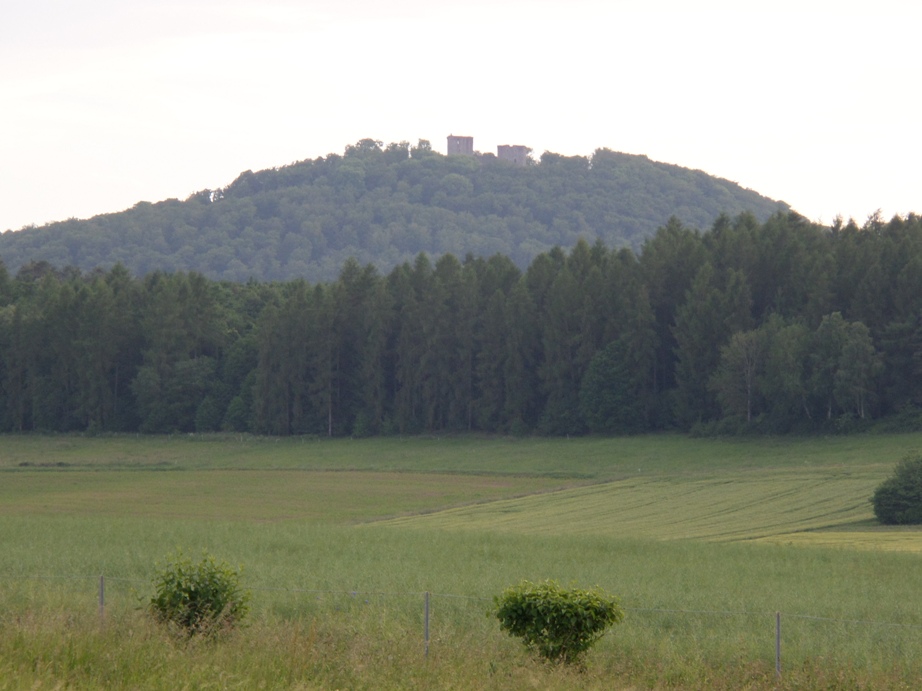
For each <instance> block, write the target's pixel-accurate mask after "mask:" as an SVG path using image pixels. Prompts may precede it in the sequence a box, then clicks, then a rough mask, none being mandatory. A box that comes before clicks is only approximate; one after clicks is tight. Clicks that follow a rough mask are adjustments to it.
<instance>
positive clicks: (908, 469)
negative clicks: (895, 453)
mask: <svg viewBox="0 0 922 691" xmlns="http://www.w3.org/2000/svg"><path fill="white" fill-rule="evenodd" d="M871 503H872V504H873V505H874V515H875V516H877V520H879V521H880V522H881V523H885V524H887V525H902V524H907V523H922V456H907V457H906V458H904V459H903V460H902V461H900V462H899V463H898V464H897V466H896V468H895V469H894V471H893V475H891V476H890V477H888V478H887V479H886V480H884V481H883V482H882V483H881V484H880V485H879V486H878V487H877V489H876V490H874V496H873V497H871Z"/></svg>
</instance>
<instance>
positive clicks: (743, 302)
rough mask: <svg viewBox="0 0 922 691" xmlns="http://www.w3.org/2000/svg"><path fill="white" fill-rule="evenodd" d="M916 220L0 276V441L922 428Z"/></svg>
mask: <svg viewBox="0 0 922 691" xmlns="http://www.w3.org/2000/svg"><path fill="white" fill-rule="evenodd" d="M920 319H922V219H920V217H917V216H914V215H910V216H909V217H906V218H902V217H894V218H893V219H892V220H890V221H889V222H885V221H883V220H881V219H880V218H877V217H875V218H871V219H869V220H868V222H867V223H866V224H864V226H862V227H859V226H857V225H856V224H855V223H853V222H849V223H848V224H845V223H842V222H841V221H837V222H836V223H835V224H833V226H832V227H822V226H819V225H815V224H812V223H810V222H808V221H807V220H805V219H804V218H802V217H800V216H798V215H797V214H794V213H779V214H776V215H774V216H771V217H770V218H768V219H767V220H766V221H765V222H759V221H758V220H757V219H756V218H755V217H754V216H752V215H750V214H745V213H744V214H741V215H738V216H736V217H734V218H731V217H728V216H721V217H720V218H718V219H717V221H716V222H715V223H714V224H713V225H712V227H711V228H710V229H709V230H708V231H707V232H700V231H698V230H696V229H693V228H690V227H687V226H684V225H683V224H682V223H680V222H679V221H677V220H675V219H672V220H671V221H669V222H668V223H667V224H666V225H664V226H663V227H661V228H660V229H659V230H658V231H657V232H656V234H655V235H653V236H652V237H651V238H649V239H648V240H647V241H646V242H645V243H644V244H643V246H642V248H641V249H640V251H639V252H637V253H635V252H634V251H633V250H631V249H628V248H620V249H609V248H607V247H606V246H604V245H603V244H602V243H601V242H596V243H595V244H592V245H590V244H589V243H588V242H586V241H583V240H580V241H579V242H577V243H576V244H575V245H574V246H573V247H572V248H571V249H569V250H568V251H564V250H563V249H560V248H553V249H551V250H550V251H548V252H543V253H541V254H539V255H538V256H537V257H536V258H535V259H534V260H533V261H532V262H531V263H530V264H529V265H528V266H527V268H525V269H524V270H522V269H520V268H518V266H517V265H516V264H515V263H514V262H513V261H512V260H511V259H510V258H509V257H506V256H504V255H499V254H496V255H493V256H491V257H489V258H484V257H474V256H468V257H466V258H464V259H463V260H462V259H458V258H456V257H455V256H454V255H452V254H445V255H442V256H441V257H439V258H438V259H437V260H435V261H432V260H431V259H430V258H429V257H428V256H427V255H425V254H420V255H418V256H417V257H416V258H415V259H414V261H412V262H405V263H402V264H400V265H399V266H397V267H396V268H394V269H392V270H391V271H390V272H388V273H387V274H382V273H380V272H379V271H378V270H377V269H376V268H375V267H374V266H372V265H364V266H363V265H361V264H360V263H359V262H357V261H355V260H348V261H346V262H345V263H344V265H343V266H342V267H341V270H340V272H339V276H338V278H337V279H336V280H333V281H329V282H321V283H315V284H311V283H308V282H307V281H304V280H292V281H286V282H257V281H252V280H251V281H249V282H247V283H232V282H220V281H213V280H210V279H207V278H205V277H204V276H203V275H201V274H199V273H195V272H176V273H164V272H153V273H150V274H147V275H145V276H143V277H135V276H132V275H131V274H130V273H129V271H128V270H127V269H125V268H124V267H123V266H121V265H116V266H115V267H113V268H111V269H108V270H101V269H99V270H94V271H90V272H88V273H83V272H81V271H80V270H77V269H73V268H65V269H55V268H54V267H52V266H50V265H49V264H46V263H33V264H29V265H26V266H24V267H22V268H21V269H20V270H19V271H18V272H17V273H16V274H15V276H13V275H10V273H9V272H7V271H6V269H4V268H2V266H0V430H3V431H6V432H25V431H61V432H70V431H80V432H82V431H87V432H103V431H140V432H144V433H161V432H173V431H180V432H192V431H199V432H207V431H218V430H228V431H239V432H244V431H245V432H252V433H256V434H271V435H295V434H317V435H331V436H344V435H376V434H397V433H400V434H414V433H422V432H445V431H482V432H489V433H512V434H525V433H540V434H548V435H565V434H583V433H603V434H626V433H635V432H644V431H650V430H661V429H680V430H697V431H705V432H706V431H721V430H729V431H739V430H745V429H753V430H762V431H765V432H771V433H785V432H794V431H797V432H800V431H810V430H828V429H843V428H844V429H848V428H852V427H855V426H861V425H864V424H868V423H869V422H870V421H874V420H880V419H882V418H889V419H894V420H903V419H912V420H918V419H919V413H918V410H919V409H918V406H920V405H922V376H920V375H922V321H920Z"/></svg>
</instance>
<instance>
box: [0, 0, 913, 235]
mask: <svg viewBox="0 0 922 691" xmlns="http://www.w3.org/2000/svg"><path fill="white" fill-rule="evenodd" d="M920 26H922V3H919V2H917V1H916V2H899V1H897V0H873V1H871V0H866V1H864V2H851V1H849V0H840V1H839V2H834V3H833V2H828V3H827V2H817V1H815V0H797V1H794V2H789V1H788V0H773V1H772V2H763V1H761V0H760V1H759V2H746V0H734V1H732V2H725V1H723V0H698V1H697V2H689V1H688V0H646V1H643V0H638V1H635V0H609V1H607V2H596V1H594V0H528V1H525V0H490V1H486V0H467V1H466V2H463V3H462V2H440V1H439V0H389V1H388V2H381V1H380V0H378V1H373V0H338V1H334V0H300V1H297V2H296V1H294V0H0V230H4V229H8V228H9V229H18V228H21V227H22V226H24V225H27V224H32V223H34V224H38V225H41V224H43V223H46V222H49V221H54V220H63V219H66V218H70V217H77V218H87V217H89V216H92V215H95V214H99V213H106V212H111V211H121V210H122V209H125V208H128V207H130V206H133V205H134V204H135V203H136V202H138V201H141V200H146V201H159V200H162V199H167V198H170V197H177V198H180V199H184V198H186V197H187V196H189V195H190V194H191V193H192V192H195V191H197V190H201V189H204V188H215V187H222V186H225V185H227V184H229V183H230V182H231V181H233V180H234V178H236V177H237V175H238V174H239V173H240V172H242V171H244V170H247V169H252V170H261V169H264V168H269V167H274V166H281V165H285V164H288V163H291V162H293V161H298V160H303V159H306V158H316V157H317V156H325V155H326V154H328V153H342V151H343V149H344V148H345V146H346V145H347V144H351V143H354V142H356V141H357V140H359V139H362V138H365V137H370V138H373V139H380V140H382V141H384V142H385V143H387V142H392V141H401V140H407V141H410V142H412V143H415V142H416V141H417V140H418V139H429V140H430V141H431V142H432V145H433V148H435V149H436V150H437V151H441V152H443V153H444V152H445V138H446V136H447V135H448V134H460V135H470V136H473V137H474V145H475V148H476V149H478V150H480V151H495V148H496V145H497V144H525V145H527V146H530V147H532V149H533V150H534V152H535V155H536V156H538V155H540V154H541V153H542V152H543V151H545V150H549V151H553V152H556V153H560V154H565V155H590V154H591V153H592V152H593V151H594V150H595V149H597V148H600V147H607V148H610V149H613V150H616V151H624V152H627V153H633V154H646V155H648V156H649V157H650V158H652V159H654V160H657V161H664V162H667V163H675V164H678V165H682V166H686V167H689V168H697V169H700V170H704V171H706V172H708V173H710V174H713V175H717V176H720V177H723V178H728V179H730V180H733V181H735V182H738V183H740V184H741V185H743V186H744V187H748V188H751V189H754V190H756V191H758V192H760V193H762V194H764V195H766V196H769V197H772V198H774V199H781V200H784V201H786V202H788V203H789V204H791V205H792V206H793V207H794V209H796V210H797V211H799V212H800V213H802V214H804V215H806V216H807V217H809V218H811V219H814V220H819V221H822V222H824V223H829V222H831V221H832V220H833V219H834V217H835V216H836V215H839V214H841V215H842V216H844V217H846V218H848V217H853V218H855V219H856V220H857V221H858V222H859V223H862V222H864V221H865V220H866V219H867V217H868V216H869V215H870V214H872V213H874V212H875V211H876V210H878V209H880V210H881V212H882V213H883V214H884V216H885V217H889V216H892V215H893V214H897V213H898V214H902V215H905V214H907V213H909V212H911V211H915V212H922V135H920V128H922V116H920V113H922V108H920V106H922V93H920V91H922V57H920V56H922V53H920V52H919V47H918V32H919V27H920Z"/></svg>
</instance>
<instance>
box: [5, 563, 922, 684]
mask: <svg viewBox="0 0 922 691" xmlns="http://www.w3.org/2000/svg"><path fill="white" fill-rule="evenodd" d="M0 583H6V584H8V585H9V584H12V583H33V584H36V583H47V584H50V583H61V584H64V583H68V584H71V588H70V589H69V590H68V593H67V596H68V601H69V602H72V597H73V593H74V589H73V587H72V586H73V584H77V583H82V584H85V585H84V586H81V587H79V588H77V589H76V590H77V592H78V596H79V593H84V592H85V593H86V597H85V599H84V600H83V605H82V606H87V607H88V606H90V605H91V604H92V605H95V607H96V608H97V610H98V616H99V619H100V621H101V622H105V620H106V617H107V614H108V612H109V610H110V608H112V607H113V603H112V602H111V600H112V596H113V594H115V595H116V597H118V598H119V601H120V603H121V604H127V603H131V604H132V606H134V607H137V606H138V605H139V604H142V603H143V602H144V598H145V597H147V598H149V597H150V592H148V591H150V590H151V588H152V582H151V581H150V580H144V579H138V578H124V577H111V576H105V575H100V576H79V575H72V576H68V575H44V574H39V575H35V574H30V575H25V574H23V575H5V576H0ZM245 590H247V591H249V592H250V593H251V594H252V595H253V596H254V597H258V596H259V595H260V594H261V595H263V596H271V597H273V598H275V599H274V600H273V601H271V602H269V601H268V600H267V602H264V603H263V604H264V605H265V606H266V607H268V608H271V607H273V606H275V607H276V608H277V609H278V608H279V600H278V596H283V598H284V599H283V600H282V602H287V603H288V604H289V606H288V607H282V608H281V609H283V610H287V611H288V612H289V613H292V614H306V615H310V614H316V613H318V612H321V611H324V610H327V611H334V612H338V613H347V614H348V613H349V612H351V611H353V610H354V609H355V608H357V607H363V608H370V609H374V608H375V607H378V608H384V606H385V605H384V603H385V602H391V603H398V604H399V611H400V612H401V613H402V614H403V615H404V617H405V619H406V620H407V621H408V622H410V623H411V625H413V626H418V635H419V639H420V643H421V647H422V650H423V653H422V654H423V655H424V656H428V655H429V651H430V645H431V644H432V638H433V637H432V631H433V625H434V624H436V623H439V624H441V625H442V626H443V627H444V626H445V625H446V624H451V625H454V626H455V628H456V629H457V628H458V626H464V625H469V624H470V623H471V622H473V621H479V622H480V626H479V628H480V629H482V630H486V628H487V627H488V626H490V625H491V624H490V623H489V622H488V619H489V617H488V616H485V615H488V614H489V613H490V611H491V609H492V606H493V604H494V598H493V597H487V596H479V595H463V594H456V593H441V592H435V591H412V590H408V591H388V590H361V589H329V588H297V587H271V586H259V585H256V586H249V585H248V586H247V587H246V588H245ZM148 601H149V600H148ZM8 604H9V603H8ZM623 609H624V611H625V614H626V619H625V624H627V625H628V626H630V627H632V628H631V630H630V634H628V635H629V636H631V637H633V638H635V639H640V640H641V644H643V640H644V637H645V636H646V639H647V640H648V641H649V640H652V639H654V638H655V639H657V640H658V641H660V643H662V641H669V640H676V639H683V640H688V639H692V640H693V642H694V645H695V646H696V647H697V649H698V652H701V653H707V652H708V649H709V645H710V649H711V650H716V649H718V648H720V646H723V647H724V649H726V647H727V644H728V642H729V643H730V647H732V648H733V649H734V650H735V651H736V654H740V653H744V654H745V652H747V651H748V652H750V653H752V654H754V655H756V656H758V657H759V658H762V659H765V658H767V657H768V655H767V652H766V651H768V650H772V651H773V653H774V663H775V670H776V673H777V675H778V676H779V677H780V676H781V674H782V669H783V665H782V662H783V658H782V654H783V653H785V651H786V650H787V649H788V648H790V649H791V650H793V651H794V654H793V655H791V658H792V660H793V661H794V662H795V663H799V662H802V661H803V660H805V659H807V658H813V659H822V660H829V661H834V660H836V659H843V660H846V661H848V662H849V663H851V664H853V665H857V666H865V665H862V664H861V662H862V661H864V662H867V663H868V664H869V665H870V663H871V661H873V662H874V663H875V664H878V665H880V664H883V665H887V664H899V663H900V662H904V663H912V664H915V663H916V661H918V660H919V658H920V654H922V624H917V623H907V622H892V621H884V620H875V619H866V618H838V617H830V616H822V615H816V614H809V613H800V612H782V611H780V610H776V611H768V610H745V609H738V610H728V609H702V608H688V609H682V608H656V607H624V608H623ZM715 619H720V620H722V621H723V622H724V623H722V624H719V625H715V624H713V623H710V624H708V623H706V621H705V620H711V621H712V622H713V620H715ZM753 619H755V620H756V621H757V622H758V623H757V625H755V626H753V625H752V624H745V623H743V624H740V622H742V621H743V620H753ZM727 621H735V622H737V625H736V626H735V627H734V626H732V625H728V624H727V623H726V622H727ZM810 625H813V626H822V627H825V628H826V633H825V635H823V636H817V635H815V633H814V632H811V631H810V630H808V629H805V628H804V627H805V626H810ZM492 627H493V628H494V629H496V628H497V627H496V626H495V622H493V623H492ZM856 630H857V631H859V632H860V633H861V635H856ZM624 637H626V636H619V638H624ZM442 640H444V636H443V637H442ZM769 643H770V644H771V645H769ZM837 647H839V648H843V649H846V650H844V651H838V652H841V654H836V653H837V650H836V648H837ZM785 654H786V653H785Z"/></svg>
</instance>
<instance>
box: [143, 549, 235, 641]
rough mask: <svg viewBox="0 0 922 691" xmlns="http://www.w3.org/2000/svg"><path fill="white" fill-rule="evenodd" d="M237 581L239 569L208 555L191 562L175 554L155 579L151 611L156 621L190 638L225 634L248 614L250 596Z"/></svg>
mask: <svg viewBox="0 0 922 691" xmlns="http://www.w3.org/2000/svg"><path fill="white" fill-rule="evenodd" d="M239 581H240V570H239V569H234V568H232V567H231V566H228V565H227V564H226V563H224V562H220V563H219V562H217V561H215V559H214V557H212V556H209V555H208V554H203V555H202V559H201V561H199V562H198V563H193V561H192V560H191V559H189V558H188V557H186V556H183V554H182V553H181V552H178V553H177V554H176V555H175V556H174V557H173V558H172V559H171V560H170V561H169V562H168V563H167V565H166V566H165V567H164V568H163V569H161V571H160V572H159V573H158V574H157V576H156V578H155V579H154V591H155V592H154V596H153V597H152V598H151V601H150V611H151V613H152V614H153V615H154V617H155V618H156V619H157V620H158V621H160V622H163V623H166V624H171V625H174V626H176V627H178V628H179V629H180V630H181V631H183V632H184V633H186V634H188V635H189V636H192V635H194V634H207V635H211V634H215V633H217V632H219V631H225V630H227V629H229V628H232V627H233V626H235V625H236V624H237V623H238V622H240V620H241V619H243V617H244V616H246V613H247V611H248V602H249V598H250V596H249V593H248V592H244V591H242V590H241V589H240V585H239Z"/></svg>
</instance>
